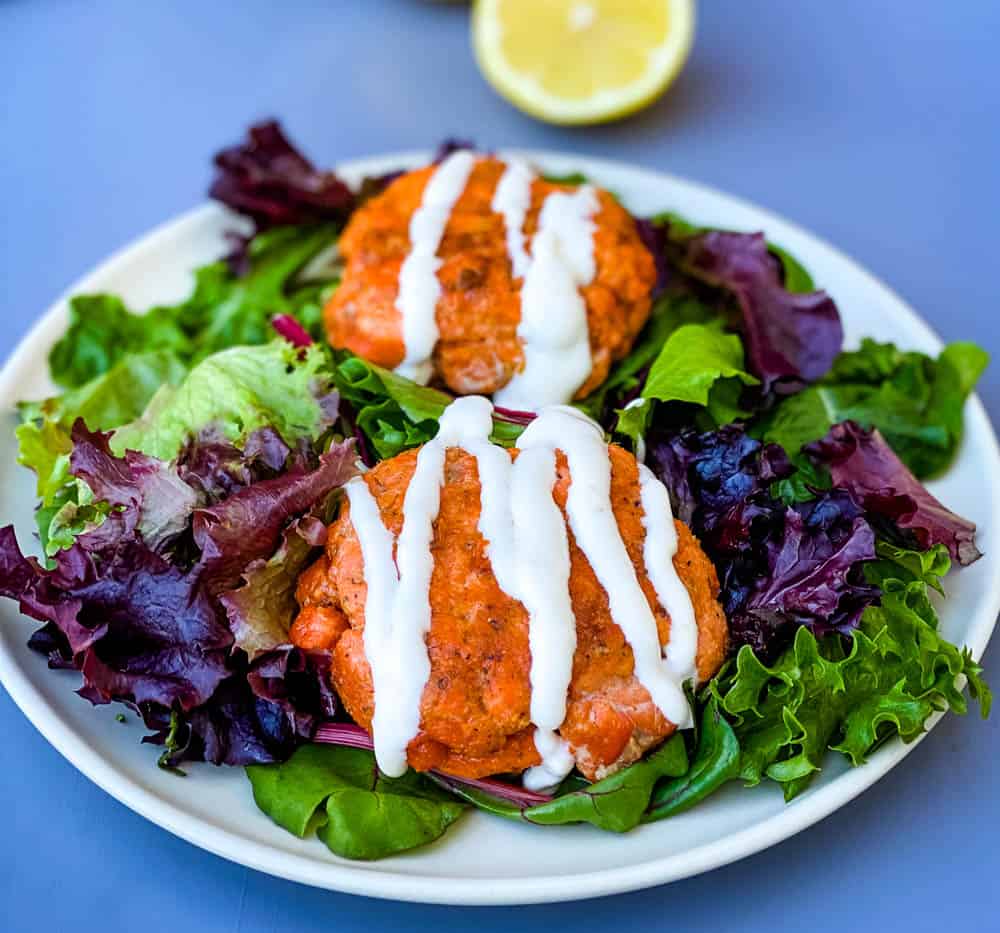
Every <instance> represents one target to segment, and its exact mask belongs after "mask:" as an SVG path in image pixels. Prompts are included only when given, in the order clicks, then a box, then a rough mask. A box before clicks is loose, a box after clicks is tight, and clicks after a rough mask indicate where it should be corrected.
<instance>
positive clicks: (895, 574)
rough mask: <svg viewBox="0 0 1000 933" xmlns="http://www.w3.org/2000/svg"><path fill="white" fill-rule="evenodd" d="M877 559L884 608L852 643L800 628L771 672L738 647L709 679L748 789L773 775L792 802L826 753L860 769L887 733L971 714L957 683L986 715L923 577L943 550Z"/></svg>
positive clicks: (869, 617)
mask: <svg viewBox="0 0 1000 933" xmlns="http://www.w3.org/2000/svg"><path fill="white" fill-rule="evenodd" d="M881 554H882V560H880V561H878V562H875V563H873V564H869V565H868V566H867V568H866V574H867V576H868V579H869V582H871V583H872V584H875V585H877V586H879V587H880V589H881V590H882V599H881V605H880V606H871V607H869V608H868V609H867V610H865V614H864V616H863V618H862V622H861V626H860V628H859V629H858V630H857V631H855V632H854V633H853V637H852V638H851V639H850V640H847V639H843V638H841V637H839V636H836V635H834V636H829V637H826V638H822V639H817V637H816V636H815V635H814V634H813V633H812V632H810V631H809V630H808V629H806V628H800V629H799V630H798V631H797V632H796V636H795V641H794V643H793V645H792V646H791V647H789V648H788V649H787V650H786V651H785V653H784V654H782V655H781V657H780V658H778V660H777V661H775V663H774V664H773V665H772V666H767V665H766V664H764V663H763V662H762V661H761V660H760V659H759V658H758V657H757V656H756V655H755V654H754V653H753V651H752V650H751V649H750V648H749V647H744V648H742V649H740V652H739V654H738V655H737V657H736V660H735V662H730V664H729V665H728V666H727V668H725V669H724V670H723V671H722V672H721V673H720V674H719V675H718V676H717V677H716V678H715V679H714V680H713V681H712V682H711V684H710V686H709V691H710V693H711V695H712V696H715V697H716V698H717V699H718V701H719V704H720V706H721V708H722V710H723V712H724V713H725V714H726V715H727V716H728V717H729V718H730V721H731V722H732V723H733V728H734V729H735V732H736V736H737V738H738V740H739V743H740V747H741V749H742V752H741V767H740V776H741V777H742V778H743V779H744V780H745V781H746V782H747V783H748V784H757V783H759V782H760V781H761V780H762V779H763V778H765V777H767V778H770V779H771V780H774V781H777V782H778V783H779V784H781V786H782V789H783V791H784V794H785V797H786V799H789V800H790V799H792V798H793V797H795V796H796V795H797V794H799V793H801V792H802V791H803V790H805V788H806V787H807V786H808V785H809V783H810V781H811V780H812V779H813V777H814V776H815V774H816V772H817V771H819V770H820V768H821V767H822V762H823V758H824V756H825V755H826V754H827V750H828V749H833V750H834V751H838V752H840V753H842V754H844V755H845V756H847V758H848V759H849V760H850V762H851V764H853V765H859V764H862V763H863V762H864V761H865V759H866V757H867V756H868V755H869V754H870V753H871V751H872V750H873V749H874V748H875V747H876V746H877V745H878V744H880V743H881V742H883V741H885V739H887V738H888V737H890V736H892V735H896V734H898V735H899V736H900V737H901V738H902V739H903V741H904V742H910V741H913V740H914V739H915V738H917V737H918V736H919V735H920V734H921V732H923V730H924V726H925V723H926V722H927V719H928V718H929V717H930V716H931V715H932V714H933V713H934V712H936V711H938V710H943V709H951V710H952V711H954V712H957V713H965V712H966V711H967V708H968V703H967V701H966V698H965V696H964V695H963V693H962V691H961V689H960V685H961V683H962V678H966V679H967V682H968V687H969V692H970V693H971V695H972V696H973V697H974V698H975V699H977V700H978V701H979V704H980V710H981V712H982V714H983V716H984V717H985V716H986V715H987V714H988V713H989V708H990V703H991V695H990V692H989V689H988V688H987V686H986V684H985V683H984V682H983V680H982V677H981V673H982V669H981V668H980V666H979V665H978V664H976V662H975V661H974V660H973V659H972V657H971V655H970V654H969V652H968V651H967V650H966V651H961V650H959V649H958V648H956V647H955V646H954V645H952V644H950V643H949V642H947V641H946V640H945V639H943V638H942V637H941V636H940V634H939V633H938V631H937V625H938V620H937V615H936V613H935V611H934V607H933V605H932V604H931V602H930V600H929V599H928V596H927V588H928V583H927V582H926V581H927V578H928V577H930V576H932V575H935V576H936V575H937V571H938V570H943V569H946V568H945V567H944V566H943V562H944V558H943V557H942V555H941V552H940V551H937V552H935V553H934V554H933V555H932V556H930V557H921V556H918V555H913V554H907V553H905V552H902V551H899V550H895V551H891V550H890V551H887V550H882V551H881ZM917 566H919V568H920V569H919V572H918V573H917V574H915V573H914V568H915V567H917Z"/></svg>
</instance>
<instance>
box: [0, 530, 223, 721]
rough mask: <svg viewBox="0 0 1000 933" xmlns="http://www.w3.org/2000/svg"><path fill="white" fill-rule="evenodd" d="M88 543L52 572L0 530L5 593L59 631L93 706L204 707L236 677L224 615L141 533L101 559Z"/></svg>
mask: <svg viewBox="0 0 1000 933" xmlns="http://www.w3.org/2000/svg"><path fill="white" fill-rule="evenodd" d="M86 539H87V536H86V535H82V536H80V538H78V539H77V542H76V543H75V544H74V545H73V546H72V547H70V548H69V549H67V550H65V551H60V552H59V553H58V554H57V555H56V557H55V564H56V566H55V568H54V569H53V570H46V569H44V568H42V567H41V566H40V565H39V564H38V563H37V561H35V560H34V559H31V558H26V557H24V555H23V554H22V553H21V551H20V548H19V547H18V545H17V539H16V538H15V536H14V532H13V529H12V528H11V527H10V526H7V527H6V528H4V529H3V530H2V531H0V555H2V557H0V595H3V596H6V597H8V598H10V599H16V600H18V602H19V604H20V607H21V611H22V612H23V613H24V614H25V615H28V616H31V617H32V618H35V619H38V620H40V621H43V622H51V623H54V624H55V626H56V627H57V628H58V629H59V631H60V632H61V634H62V636H63V638H64V639H65V643H66V646H67V647H68V650H69V652H70V653H71V655H72V657H73V661H74V666H75V667H76V668H77V669H78V670H80V671H81V673H82V674H83V686H82V687H81V689H80V691H79V692H80V694H81V696H83V697H85V698H86V699H88V700H90V701H91V702H92V703H95V704H98V703H109V702H111V701H112V700H116V699H124V700H128V701H129V702H131V703H132V704H134V705H136V706H141V705H142V704H144V703H154V704H157V705H160V706H163V707H166V708H168V709H169V708H174V707H176V708H179V709H181V710H190V709H192V708H194V707H195V706H198V705H199V704H201V703H204V702H205V701H206V700H208V698H209V697H210V696H211V695H212V693H213V692H214V691H215V688H216V687H217V686H218V685H219V684H220V683H221V682H222V680H223V679H225V677H226V676H227V671H226V658H227V656H228V654H229V647H230V645H231V644H232V633H231V632H230V631H229V627H228V625H227V624H226V619H225V615H224V614H223V613H222V612H220V610H219V607H218V606H217V605H216V604H214V602H213V601H212V600H211V599H210V598H209V596H208V594H207V593H206V592H205V591H204V590H203V588H202V587H201V586H200V585H199V583H198V581H197V580H196V579H195V578H193V577H192V575H191V574H189V573H185V572H184V571H183V570H181V569H180V568H178V567H176V566H174V565H172V564H171V563H169V562H168V561H167V560H166V559H165V558H164V557H162V556H160V555H158V554H156V553H154V552H153V551H152V550H150V549H149V548H148V547H147V546H146V545H145V544H144V543H143V542H142V540H141V539H140V538H139V537H138V536H137V535H135V534H134V533H133V534H125V535H123V537H122V539H121V540H120V541H119V542H118V543H117V544H116V546H115V547H114V548H109V547H107V545H106V542H105V541H103V540H100V541H99V547H100V550H97V551H95V552H94V554H93V555H92V554H90V553H89V552H88V551H87V544H88V541H87V540H86ZM50 631H51V629H50ZM50 651H51V649H50ZM50 651H47V652H46V653H50Z"/></svg>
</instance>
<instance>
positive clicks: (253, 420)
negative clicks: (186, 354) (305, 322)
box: [112, 340, 335, 460]
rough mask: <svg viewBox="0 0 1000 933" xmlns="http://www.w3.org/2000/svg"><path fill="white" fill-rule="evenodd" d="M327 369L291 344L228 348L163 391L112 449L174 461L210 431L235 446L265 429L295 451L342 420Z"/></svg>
mask: <svg viewBox="0 0 1000 933" xmlns="http://www.w3.org/2000/svg"><path fill="white" fill-rule="evenodd" d="M325 365H326V357H325V355H324V353H323V350H322V349H321V348H320V347H318V346H316V347H310V348H308V349H305V350H300V349H297V348H295V347H293V346H291V345H290V344H289V343H287V342H286V341H284V340H274V341H272V342H271V343H268V344H264V345H262V346H257V347H233V348H232V349H230V350H223V351H221V352H219V353H216V354H214V355H213V356H210V357H208V358H206V359H205V360H203V361H202V362H201V363H199V364H198V365H197V366H196V367H195V368H194V369H192V370H191V372H190V373H189V374H188V376H187V378H185V379H184V381H183V382H182V383H181V384H180V385H179V386H177V387H176V388H172V387H169V386H168V387H164V388H163V389H161V390H160V391H159V392H158V393H157V394H156V396H155V397H154V398H153V399H152V401H151V402H150V404H149V406H148V407H147V409H146V411H144V412H143V414H142V415H141V416H140V417H139V418H137V419H136V420H135V421H132V422H131V423H129V424H126V425H123V426H121V427H119V428H118V429H117V430H116V431H115V433H114V437H113V439H112V447H113V448H114V449H115V450H116V451H119V452H121V451H124V450H140V451H142V452H143V453H146V454H149V455H151V456H154V457H159V458H161V459H164V460H169V459H170V458H171V457H174V456H176V454H177V452H178V450H180V448H181V446H182V445H183V444H184V442H185V441H186V440H187V439H188V438H190V437H192V436H194V435H195V434H197V433H198V432H199V431H201V430H203V429H204V428H206V427H207V426H209V425H212V426H215V427H217V428H218V430H219V431H220V432H221V434H222V435H223V436H224V437H226V438H227V439H229V440H230V441H237V440H240V439H242V438H245V437H246V436H247V435H248V434H250V433H251V432H253V431H255V430H258V429H259V428H263V427H271V428H274V429H275V430H276V431H277V432H278V434H280V435H281V437H282V438H283V439H284V440H285V441H286V442H287V443H289V444H293V445H294V444H295V443H296V442H297V441H298V440H299V439H300V438H310V439H311V438H314V437H316V436H318V435H319V434H321V433H322V432H323V431H324V430H326V428H327V427H329V426H330V424H331V423H332V421H333V416H334V414H335V408H334V407H333V406H335V398H334V397H333V396H331V394H330V389H329V381H328V377H327V376H326V374H325Z"/></svg>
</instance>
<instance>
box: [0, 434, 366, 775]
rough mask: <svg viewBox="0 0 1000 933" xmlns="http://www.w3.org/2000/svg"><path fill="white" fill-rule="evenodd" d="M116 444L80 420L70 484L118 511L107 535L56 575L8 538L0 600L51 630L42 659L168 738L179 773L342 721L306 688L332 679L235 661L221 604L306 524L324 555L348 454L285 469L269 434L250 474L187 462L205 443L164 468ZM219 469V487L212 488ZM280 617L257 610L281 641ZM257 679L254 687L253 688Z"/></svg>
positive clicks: (272, 748) (245, 465) (80, 544)
mask: <svg viewBox="0 0 1000 933" xmlns="http://www.w3.org/2000/svg"><path fill="white" fill-rule="evenodd" d="M109 438H110V435H108V434H104V433H95V432H89V431H88V430H87V429H86V427H85V426H84V424H83V422H82V420H81V421H77V423H76V425H75V426H74V428H73V435H72V440H73V451H72V453H71V456H70V470H71V474H72V475H73V476H74V477H76V478H77V479H78V480H79V481H81V482H83V483H84V484H85V485H86V488H87V489H89V490H92V493H93V495H94V497H95V498H98V499H100V500H102V501H104V502H106V503H107V504H108V505H109V506H110V508H109V510H108V512H107V515H106V519H105V521H104V522H103V523H102V524H101V525H99V526H98V527H96V528H93V529H90V530H86V531H84V532H83V533H81V534H80V535H79V536H77V537H76V539H75V540H74V541H73V543H72V546H71V547H69V548H67V549H66V550H62V551H60V552H59V553H58V554H57V555H56V556H55V558H54V561H53V567H52V569H45V568H43V567H41V566H39V564H38V563H37V562H36V561H34V560H32V559H30V558H27V557H25V556H24V555H23V554H22V553H21V551H20V549H19V547H18V544H17V540H16V538H15V536H14V532H13V529H12V528H10V527H8V528H6V529H3V530H2V531H0V595H3V596H6V597H8V598H10V599H14V600H16V601H18V603H19V604H20V607H21V610H22V612H24V613H25V614H26V615H29V616H31V617H33V618H35V619H38V620H39V621H41V622H43V623H45V625H44V626H43V630H42V631H43V635H42V636H39V637H36V638H35V639H33V647H37V648H39V649H40V650H43V651H44V652H45V653H46V654H48V655H49V657H50V661H53V662H54V663H56V664H57V665H58V666H61V667H66V666H71V667H73V668H75V669H76V670H78V671H80V673H81V674H82V677H83V684H82V687H81V689H80V694H81V696H83V697H85V698H86V699H88V700H90V701H91V702H93V703H108V702H112V701H121V702H125V703H127V704H129V705H130V706H132V707H133V708H135V709H137V710H138V711H139V712H140V713H141V715H142V716H143V718H144V719H145V721H146V723H147V725H148V726H149V727H150V728H153V729H155V730H157V733H156V737H157V738H159V739H160V740H162V741H167V739H168V738H169V739H170V741H171V743H172V744H171V746H170V747H169V748H168V758H167V760H168V762H169V763H170V764H176V763H177V761H179V760H181V759H183V758H184V757H185V756H186V757H189V758H207V759H208V760H213V761H216V762H217V763H222V762H228V763H245V762H247V761H271V760H274V758H275V757H276V756H280V755H282V754H287V753H288V752H289V751H290V750H291V748H292V747H294V745H295V744H296V742H298V741H301V739H302V738H303V737H304V735H308V734H309V733H308V732H305V733H303V730H305V729H306V727H307V725H308V726H309V727H310V728H311V725H312V724H313V722H314V718H313V717H314V715H315V712H316V711H319V712H323V713H324V715H327V716H328V715H331V714H332V711H333V707H332V704H331V703H329V702H327V700H326V699H325V694H324V692H323V690H322V689H321V687H320V686H319V685H317V684H315V683H313V681H312V680H310V678H314V677H316V676H319V674H321V673H322V671H321V669H320V667H319V666H317V665H315V664H313V663H312V662H308V663H306V659H302V658H297V657H296V658H291V657H287V658H286V659H285V660H286V661H287V662H288V663H287V664H285V665H284V668H283V671H284V673H280V672H279V673H276V672H275V664H276V663H278V658H277V656H275V655H274V654H273V653H271V655H270V656H269V657H267V656H265V660H262V661H261V665H262V666H263V667H255V666H254V665H257V661H258V659H256V658H255V659H254V662H253V664H251V665H250V666H249V668H248V667H247V662H246V654H245V653H244V652H241V651H236V652H234V650H233V649H234V635H233V632H232V631H231V630H230V627H229V625H228V624H227V614H226V611H225V610H226V607H225V605H224V603H223V601H222V599H221V598H220V597H221V595H222V594H224V593H225V592H226V591H227V590H229V589H231V588H233V587H235V586H238V585H239V583H240V581H241V580H243V579H245V577H246V575H247V574H250V573H252V571H253V569H254V568H255V567H258V566H260V564H261V563H262V562H267V560H268V559H269V558H271V557H272V555H273V554H274V552H275V549H276V548H277V547H278V546H279V544H280V543H281V538H282V535H283V533H287V532H290V531H292V530H293V529H294V530H295V531H298V530H300V529H303V528H304V527H306V526H311V528H312V531H311V533H309V535H308V541H309V543H310V546H312V545H316V544H319V543H321V542H322V534H323V533H325V526H324V525H323V524H322V518H321V517H319V516H318V515H312V514H310V513H312V510H313V509H316V508H317V507H320V509H321V510H322V509H323V507H324V505H325V503H326V502H327V501H328V498H329V496H330V495H331V493H332V492H333V490H335V489H336V488H338V487H339V486H340V485H341V484H342V483H343V482H344V481H346V479H348V478H349V477H350V476H351V475H353V473H354V452H353V449H352V446H353V445H352V444H351V443H350V442H344V443H343V444H340V445H335V446H334V447H332V448H331V449H330V450H329V451H328V452H327V453H324V454H321V453H319V451H318V450H317V449H316V448H315V447H313V446H312V445H310V444H308V443H303V445H302V447H301V449H300V450H298V451H296V452H295V453H290V452H289V448H288V447H287V446H285V447H284V448H283V449H284V450H285V452H286V453H289V457H288V463H287V464H285V463H281V464H279V467H280V470H279V471H276V470H275V469H274V466H273V464H274V461H273V459H271V457H270V453H271V452H273V450H274V448H275V442H274V439H273V437H270V436H267V437H264V438H260V437H255V436H251V437H250V438H248V439H247V441H246V443H245V445H244V449H243V451H242V452H240V454H239V455H240V456H241V457H242V463H241V464H240V466H241V469H233V467H232V464H231V462H230V461H229V459H228V458H224V457H219V456H217V455H216V454H217V448H218V442H217V441H214V440H209V441H208V442H207V443H208V445H209V446H211V447H212V448H213V454H212V455H211V456H201V455H200V454H198V453H197V452H195V451H194V450H192V449H191V447H192V446H194V447H196V446H197V444H198V442H197V441H195V442H193V445H189V447H188V448H187V449H186V450H185V451H184V452H183V455H182V457H181V458H180V460H179V461H175V460H171V461H169V462H167V461H165V460H161V459H158V458H156V457H152V456H148V455H146V454H142V453H138V452H136V451H127V452H126V453H125V454H124V455H123V456H116V455H115V453H114V451H113V450H112V449H111V445H110V442H109ZM208 464H212V465H214V468H215V469H217V470H218V471H220V472H224V474H225V476H224V478H220V479H219V480H209V479H208V478H207V477H206V469H207V468H208ZM195 466H197V468H195ZM188 467H191V468H190V469H188ZM196 478H197V481H195V480H196ZM325 514H326V513H325V512H324V511H321V512H320V515H325ZM317 526H318V527H317ZM239 592H240V590H237V593H239ZM247 598H248V594H242V599H243V600H244V603H243V605H244V610H245V611H247V612H249V608H248V607H247ZM272 608H273V607H272V605H271V603H268V602H266V601H264V600H263V599H262V600H261V604H260V605H258V606H254V607H253V609H254V613H253V617H254V618H255V619H257V620H258V621H259V620H261V619H262V618H263V619H265V620H266V621H267V623H268V629H269V630H272V631H273V630H274V629H275V628H277V627H278V626H280V625H281V624H282V621H283V622H284V624H287V623H288V621H289V619H288V618H287V616H286V617H284V619H281V618H270V617H269V616H268V613H269V611H270V610H271V609H272ZM268 647H271V646H270V645H269V646H268ZM289 665H291V666H290V667H289ZM279 666H280V665H279ZM285 673H288V674H293V673H294V674H302V675H303V676H302V677H299V678H298V680H299V681H302V683H299V684H298V685H297V686H296V687H295V693H296V695H297V696H306V695H308V697H309V703H310V707H309V709H308V710H303V709H300V708H299V707H298V706H296V704H295V701H294V699H290V698H289V696H287V695H286V696H281V695H280V694H279V693H278V688H277V685H276V682H277V681H279V680H281V679H283V677H284V675H285ZM251 675H254V676H258V675H259V678H260V679H259V681H255V682H254V683H256V684H257V686H256V687H255V685H254V683H251V681H250V680H249V679H248V678H250V677H251ZM265 680H266V681H267V683H265V682H264V681H265ZM310 684H311V685H312V686H310ZM289 689H290V688H289ZM262 691H265V692H262Z"/></svg>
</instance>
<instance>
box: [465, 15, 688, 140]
mask: <svg viewBox="0 0 1000 933" xmlns="http://www.w3.org/2000/svg"><path fill="white" fill-rule="evenodd" d="M694 20H695V14H694V0H476V5H475V8H474V10H473V16H472V41H473V45H474V47H475V51H476V58H477V59H478V60H479V67H480V69H481V70H482V72H483V75H484V76H485V77H486V80H487V81H489V82H490V84H492V85H493V87H494V88H495V89H496V90H497V91H498V92H499V93H500V94H501V95H502V96H503V97H505V98H506V99H507V100H509V101H510V102H511V103H512V104H514V106H515V107H519V108H520V109H521V110H524V111H526V112H527V113H530V114H531V115H532V116H534V117H538V119H540V120H545V121H546V122H548V123H602V122H604V121H607V120H614V119H616V118H618V117H623V116H626V115H627V114H630V113H633V112H634V111H636V110H638V109H640V108H641V107H644V106H646V104H648V103H650V102H651V101H653V100H655V99H656V98H657V97H659V96H660V94H662V93H663V92H664V91H665V90H666V89H667V87H668V86H669V85H670V82H671V81H673V79H674V78H675V77H676V76H677V73H678V72H679V71H680V70H681V68H682V67H683V65H684V62H685V61H686V60H687V57H688V52H689V51H690V49H691V40H692V38H693V36H694Z"/></svg>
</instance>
